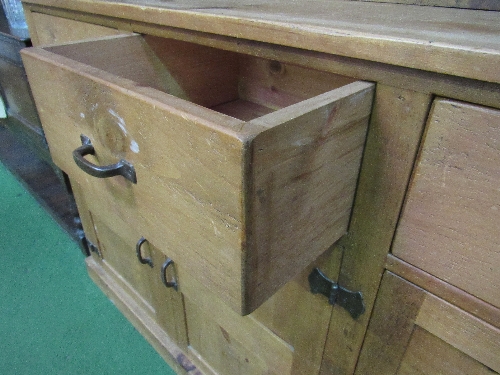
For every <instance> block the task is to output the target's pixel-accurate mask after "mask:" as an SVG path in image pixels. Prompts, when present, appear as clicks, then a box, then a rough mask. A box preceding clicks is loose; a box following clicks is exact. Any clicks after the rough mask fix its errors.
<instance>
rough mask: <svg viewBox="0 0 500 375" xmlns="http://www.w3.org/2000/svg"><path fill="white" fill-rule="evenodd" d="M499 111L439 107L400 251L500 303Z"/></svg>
mask: <svg viewBox="0 0 500 375" xmlns="http://www.w3.org/2000/svg"><path fill="white" fill-rule="evenodd" d="M499 155H500V111H498V110H495V109H490V108H486V107H480V106H476V105H471V104H467V103H461V102H456V101H452V100H447V99H438V100H436V101H435V102H434V105H433V107H432V110H431V113H430V116H429V120H428V124H427V131H426V134H425V139H424V142H423V147H422V150H421V152H420V156H419V159H418V163H417V166H416V169H415V172H414V175H413V179H412V181H411V184H410V189H409V193H408V196H407V200H406V203H405V206H404V209H403V213H402V216H401V220H400V223H399V225H398V229H397V232H396V237H395V240H394V245H393V249H392V252H393V254H394V255H395V256H397V257H399V258H401V259H403V260H405V261H406V262H408V263H410V264H412V265H414V266H416V267H418V268H420V269H423V270H424V271H426V272H428V273H430V274H432V275H434V276H437V277H438V278H440V279H442V280H445V281H447V282H448V283H450V284H452V285H454V286H456V287H458V288H460V289H463V290H464V291H466V292H468V293H470V294H473V295H474V296H476V297H478V298H480V299H482V300H484V301H486V302H488V303H490V304H492V305H494V306H496V307H497V308H498V307H500V293H499V290H500V252H499V251H498V249H499V247H500V231H499V230H498V225H499V223H500V189H499V188H498V187H499V186H500V169H499V168H498V161H499Z"/></svg>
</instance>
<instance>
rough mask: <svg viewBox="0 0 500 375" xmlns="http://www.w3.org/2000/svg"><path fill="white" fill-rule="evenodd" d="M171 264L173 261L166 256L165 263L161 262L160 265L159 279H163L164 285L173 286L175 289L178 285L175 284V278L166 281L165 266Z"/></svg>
mask: <svg viewBox="0 0 500 375" xmlns="http://www.w3.org/2000/svg"><path fill="white" fill-rule="evenodd" d="M173 264H174V261H173V260H172V259H170V258H167V260H166V261H165V263H163V265H162V266H161V281H163V285H165V286H166V287H167V288H174V289H175V290H177V288H178V286H179V285H178V284H177V280H175V278H174V279H173V281H167V268H168V267H170V266H172V265H173Z"/></svg>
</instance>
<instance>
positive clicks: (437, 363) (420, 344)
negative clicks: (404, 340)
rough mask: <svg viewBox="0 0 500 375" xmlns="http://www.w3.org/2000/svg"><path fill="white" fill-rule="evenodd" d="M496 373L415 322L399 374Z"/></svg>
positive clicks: (476, 374) (455, 374)
mask: <svg viewBox="0 0 500 375" xmlns="http://www.w3.org/2000/svg"><path fill="white" fill-rule="evenodd" d="M434 374H440V375H471V374H474V375H493V374H496V372H493V371H492V370H491V369H489V368H488V367H486V366H485V365H483V364H482V363H480V362H478V361H476V360H475V359H473V358H471V357H469V356H468V355H467V354H465V353H463V352H461V351H460V350H458V349H456V348H454V347H453V346H451V345H449V344H447V343H446V342H444V341H443V340H441V339H439V338H438V337H436V336H434V335H432V334H430V333H429V332H427V331H426V330H424V329H422V328H420V327H418V326H416V327H415V329H414V331H413V334H412V337H411V341H410V343H409V344H408V347H407V349H406V352H405V356H404V358H403V361H402V362H401V365H400V367H399V369H398V372H397V375H434Z"/></svg>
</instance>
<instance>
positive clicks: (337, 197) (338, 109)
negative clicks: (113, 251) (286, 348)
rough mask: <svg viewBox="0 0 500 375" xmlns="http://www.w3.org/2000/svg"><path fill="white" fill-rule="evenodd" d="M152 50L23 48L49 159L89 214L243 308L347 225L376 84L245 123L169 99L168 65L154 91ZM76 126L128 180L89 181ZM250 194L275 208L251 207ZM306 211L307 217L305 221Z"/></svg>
mask: <svg viewBox="0 0 500 375" xmlns="http://www.w3.org/2000/svg"><path fill="white" fill-rule="evenodd" d="M167 44H168V43H167ZM87 45H88V46H89V47H88V48H84V47H85V46H87ZM175 45H179V44H178V43H174V46H175ZM180 45H181V46H184V45H185V44H180ZM191 48H192V46H191ZM78 51H80V53H81V56H80V55H79V52H78ZM102 51H108V52H109V54H103V52H102ZM206 51H207V47H202V48H201V50H200V53H203V54H205V52H206ZM210 53H211V54H212V55H213V54H214V52H213V51H211V52H210ZM151 54H152V50H151V48H150V46H149V45H147V44H146V43H143V39H142V37H140V36H131V37H130V36H125V37H107V38H104V39H103V40H99V41H96V42H87V43H82V44H80V45H77V44H69V45H65V46H58V47H50V48H47V50H45V49H36V50H32V51H27V52H25V57H26V58H25V60H26V63H25V64H26V67H27V69H28V70H29V71H30V72H31V75H30V76H31V81H32V82H31V84H32V86H33V87H34V90H35V91H36V96H37V104H38V108H39V111H40V115H41V117H42V121H43V123H44V126H45V128H46V136H47V139H48V142H49V144H50V148H51V152H52V156H53V158H54V161H55V162H56V163H57V164H58V165H59V166H60V167H61V168H62V169H63V170H65V171H66V172H67V173H68V174H70V175H71V176H73V178H75V179H76V180H77V181H85V184H87V185H88V186H89V187H88V189H91V190H92V189H94V190H95V195H96V196H97V198H96V199H95V202H94V203H89V204H91V205H93V209H94V211H95V212H101V211H103V209H102V208H101V209H100V208H99V205H102V206H101V207H103V208H104V207H107V209H106V210H104V211H103V212H104V213H103V217H104V219H103V220H105V221H106V223H107V225H112V222H113V218H114V217H115V215H117V216H122V217H126V218H130V219H128V220H129V221H131V222H132V223H133V226H134V227H137V228H138V229H139V230H140V232H141V234H142V235H143V236H145V237H146V238H148V239H149V240H151V242H152V243H155V244H161V249H162V251H164V252H165V253H166V254H168V255H169V256H172V257H173V258H175V259H176V261H178V262H182V263H184V264H186V265H188V264H189V265H190V266H191V267H193V269H195V270H196V271H197V272H194V275H195V277H198V278H199V279H200V281H202V282H203V283H206V284H207V285H211V286H212V287H214V288H215V289H217V290H219V293H220V294H221V295H222V296H224V300H225V301H226V302H227V303H228V304H230V305H231V306H233V308H234V309H235V310H237V311H240V312H241V313H243V314H246V313H249V312H251V311H253V310H254V309H255V308H257V307H258V306H259V305H260V304H262V303H263V302H264V301H265V300H266V299H267V298H269V297H270V296H271V295H272V294H273V293H274V292H275V291H276V290H277V289H278V288H279V287H281V286H282V285H284V284H285V283H286V282H287V281H289V280H290V279H292V278H293V277H294V276H296V275H297V274H298V273H299V272H300V271H301V270H302V269H303V268H304V267H306V266H307V265H308V264H309V263H311V262H312V261H313V260H314V259H315V258H316V257H317V256H318V255H319V254H321V253H322V252H324V251H325V250H326V249H328V247H329V246H330V245H331V244H332V243H333V242H335V241H336V240H337V239H338V238H339V237H340V236H341V235H343V234H344V233H345V231H346V227H347V222H348V220H349V216H350V208H351V206H352V199H353V194H354V190H355V186H356V180H357V173H358V168H359V162H360V158H361V153H362V149H363V146H364V138H365V131H366V130H365V129H366V123H367V120H368V117H369V115H370V109H371V98H372V92H373V85H372V84H370V83H363V82H358V83H352V84H349V85H347V86H343V87H340V88H338V89H335V90H332V91H329V92H327V93H324V94H321V95H317V96H315V97H312V98H310V99H306V100H303V101H301V102H298V103H295V104H292V105H289V106H287V107H285V108H282V109H279V110H276V111H275V112H273V113H271V114H268V115H264V116H262V117H260V118H258V119H255V120H252V121H250V122H243V121H240V120H237V119H235V118H231V117H228V116H225V115H222V114H219V113H216V112H214V111H211V110H209V109H207V108H204V107H201V106H200V105H196V104H194V103H191V102H189V101H187V100H182V99H181V98H178V97H176V96H174V95H171V94H170V93H173V94H175V87H173V86H176V84H179V85H178V87H180V88H181V89H183V87H182V86H181V84H182V82H181V81H180V80H177V79H175V77H174V75H172V74H171V75H170V77H171V78H173V79H171V80H167V83H166V86H164V87H163V89H162V90H161V91H160V90H159V88H161V87H159V86H161V85H158V84H157V83H156V82H155V78H158V80H159V81H161V80H162V78H163V77H164V74H163V72H164V71H167V73H170V72H169V69H168V67H169V66H168V62H167V63H166V64H165V65H162V68H161V69H159V68H158V66H157V63H159V62H160V61H158V60H161V59H160V57H161V56H160V57H158V56H157V55H154V56H157V60H154V59H152V58H151ZM222 55H223V56H233V55H232V54H222ZM106 56H107V57H106ZM243 58H244V56H243V57H242V60H243ZM141 61H144V62H145V63H144V64H143V65H141V64H138V63H139V62H141ZM220 61H221V60H217V64H216V65H221V66H217V68H218V69H219V70H220V71H222V70H223V67H224V66H223V64H220ZM222 61H224V59H223V60H222ZM252 61H253V60H252ZM114 62H115V63H114ZM94 65H95V66H94ZM190 66H191V65H190V64H187V65H186V67H185V69H186V71H185V74H186V76H189V72H190V70H189V69H190ZM265 66H267V65H265ZM268 68H269V67H268ZM193 69H195V70H196V69H198V65H196V64H195V65H194V68H193ZM301 69H302V70H304V69H303V68H301ZM301 69H291V72H300V71H301ZM158 72H159V73H158ZM157 73H158V74H157ZM312 76H316V77H317V78H318V77H320V78H321V81H320V83H319V84H318V85H316V84H312V83H311V87H312V89H310V90H320V89H319V88H320V87H323V88H329V87H336V86H337V85H338V84H339V83H338V82H337V78H338V77H337V76H335V75H329V74H327V73H322V74H316V75H311V74H309V75H308V76H306V77H312ZM326 78H328V79H330V80H331V81H330V82H329V83H325V82H323V80H324V79H326ZM318 79H319V78H318ZM282 81H283V82H284V83H286V82H288V81H292V82H293V80H288V79H283V80H282ZM54 82H57V84H55V85H54V84H53V83H54ZM153 85H154V86H153ZM151 86H153V87H151ZM172 87H173V88H172ZM277 87H278V91H284V92H286V91H287V90H288V92H293V90H294V89H293V88H294V87H295V90H296V89H297V87H299V86H298V85H297V84H292V85H288V86H287V85H285V84H284V85H283V88H282V87H281V86H279V85H277ZM285 89H286V90H285ZM184 92H186V93H187V94H188V96H189V92H190V90H187V91H184ZM49 93H50V94H49ZM311 93H313V92H312V91H311ZM299 99H300V98H299ZM61 124H64V125H63V126H61ZM80 134H85V135H87V136H89V137H90V138H91V140H92V142H93V144H94V145H95V150H96V156H89V160H93V162H94V163H96V164H99V165H109V164H113V163H116V162H117V161H118V160H120V159H126V160H128V161H129V162H130V163H132V164H133V165H134V166H135V169H136V173H137V178H138V183H137V185H131V184H127V183H126V182H125V181H124V180H123V179H121V178H113V179H109V180H105V181H95V182H94V183H90V180H96V179H95V178H91V177H90V176H88V175H85V174H84V173H82V171H80V170H79V169H78V168H77V166H76V165H75V163H74V162H73V160H72V152H73V150H74V149H76V148H77V147H79V145H80V140H79V138H80ZM257 154H258V155H257ZM280 169H282V172H280V173H279V174H282V176H281V177H279V176H278V175H277V174H276V172H277V171H280ZM332 172H334V173H332ZM326 176H327V177H328V178H327V179H325V180H323V177H326ZM275 177H279V179H278V180H276V181H274V182H273V179H274V178H275ZM319 182H321V183H319ZM273 183H276V186H272V184H273ZM270 184H271V185H270ZM259 194H260V197H259V196H258V195H259ZM298 195H300V197H299V198H300V199H297V197H298ZM319 198H321V199H319ZM259 199H260V200H265V199H268V200H270V201H273V202H274V203H276V204H274V203H273V205H271V206H269V207H265V206H264V205H262V204H261V205H260V206H258V205H254V203H255V202H257V201H258V200H259ZM332 213H334V215H333V214H332ZM304 215H306V216H307V217H304ZM304 219H307V220H309V221H310V222H311V224H309V225H308V226H305V227H304V226H303V224H302V222H303V220H304ZM270 223H272V224H273V225H269V224H270ZM254 225H255V227H254ZM311 228H313V229H314V230H309V229H311ZM252 233H254V234H255V236H253V237H251V236H250V234H252ZM299 233H300V235H299ZM252 235H253V234H252ZM299 236H300V241H295V239H299ZM207 239H209V241H207ZM270 241H271V242H272V243H271V242H270ZM311 243H313V246H312V248H311V245H310V244H311ZM167 249H168V250H167ZM291 254H293V256H291ZM263 275H265V276H266V277H261V276H263Z"/></svg>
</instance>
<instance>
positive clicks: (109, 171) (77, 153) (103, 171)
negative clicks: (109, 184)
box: [73, 134, 137, 184]
mask: <svg viewBox="0 0 500 375" xmlns="http://www.w3.org/2000/svg"><path fill="white" fill-rule="evenodd" d="M80 139H81V140H82V145H81V146H80V147H78V148H77V149H76V150H74V151H73V160H74V161H75V163H76V165H78V167H80V169H81V170H82V171H84V172H85V173H87V174H89V175H91V176H94V177H97V178H106V177H113V176H123V177H125V178H126V179H127V180H129V181H130V182H132V183H134V184H136V183H137V176H136V174H135V169H134V166H133V165H132V164H130V163H129V162H128V161H126V160H124V159H122V160H120V161H119V162H118V163H115V164H111V165H104V166H100V165H95V164H93V163H91V162H89V161H88V160H87V159H85V158H84V156H85V155H94V154H95V150H94V146H93V145H92V142H91V141H90V138H89V137H87V136H85V135H83V134H82V135H80Z"/></svg>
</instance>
